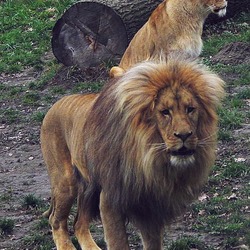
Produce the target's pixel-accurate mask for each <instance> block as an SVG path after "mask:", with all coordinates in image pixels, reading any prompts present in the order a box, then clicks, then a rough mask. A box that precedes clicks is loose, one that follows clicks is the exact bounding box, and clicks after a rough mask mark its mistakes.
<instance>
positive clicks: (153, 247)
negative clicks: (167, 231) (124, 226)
mask: <svg viewBox="0 0 250 250" xmlns="http://www.w3.org/2000/svg"><path fill="white" fill-rule="evenodd" d="M139 229H140V232H141V236H142V243H143V250H162V249H163V248H162V241H163V231H164V227H158V226H157V227H151V228H148V227H145V226H144V227H140V226H139Z"/></svg>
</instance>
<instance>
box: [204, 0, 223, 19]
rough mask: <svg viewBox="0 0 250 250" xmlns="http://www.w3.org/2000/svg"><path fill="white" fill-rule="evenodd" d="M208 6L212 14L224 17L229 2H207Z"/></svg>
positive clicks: (219, 0)
mask: <svg viewBox="0 0 250 250" xmlns="http://www.w3.org/2000/svg"><path fill="white" fill-rule="evenodd" d="M205 6H207V7H208V8H209V9H210V11H211V12H213V13H214V14H217V15H218V16H220V17H222V16H225V15H226V8H227V1H226V0H206V1H205Z"/></svg>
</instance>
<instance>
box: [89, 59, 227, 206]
mask: <svg viewBox="0 0 250 250" xmlns="http://www.w3.org/2000/svg"><path fill="white" fill-rule="evenodd" d="M223 84H224V82H223V80H221V79H220V78H219V77H218V76H217V75H215V74H213V73H211V72H209V71H208V70H207V69H206V68H205V67H204V66H202V65H200V64H197V63H195V62H168V63H155V62H144V63H141V64H138V65H137V66H135V67H133V68H131V69H130V70H128V71H127V72H126V73H124V74H123V76H122V77H120V78H119V79H118V80H116V81H115V82H111V83H110V84H108V85H107V86H106V87H105V88H104V90H103V91H102V92H101V93H100V95H99V97H98V98H97V100H96V102H95V103H94V105H93V107H92V110H93V112H92V113H91V117H90V118H89V119H88V121H87V123H86V126H85V131H86V134H85V138H87V143H86V148H85V149H86V159H87V165H88V166H91V167H90V176H92V177H91V179H93V180H95V181H96V182H97V183H98V185H100V186H101V188H102V190H104V192H105V193H107V194H108V195H109V194H110V196H111V197H110V200H112V201H113V202H114V203H115V202H117V204H122V206H123V207H126V206H127V204H133V202H135V203H136V202H137V201H138V200H140V197H141V196H143V193H144V194H145V192H146V191H145V190H148V192H149V193H150V194H152V195H149V196H150V197H151V196H154V197H160V198H159V199H158V198H157V199H156V200H165V201H166V202H167V201H168V204H169V203H170V202H169V199H173V200H176V201H178V202H179V203H180V204H182V205H183V204H185V202H187V201H188V200H190V199H192V198H193V197H194V196H195V194H196V193H197V191H198V190H199V189H200V187H201V186H202V185H203V184H204V182H205V181H206V179H207V176H208V173H209V169H210V167H211V166H212V165H213V163H214V160H215V150H216V133H217V120H218V119H217V114H216V109H217V107H218V105H219V104H220V100H221V98H222V96H223V93H224V91H223ZM90 135H91V136H90ZM108 179H112V185H111V184H110V182H109V181H107V180H108ZM166 196H167V198H166ZM171 197H172V198H171ZM191 197H192V198H191ZM179 203H178V204H175V205H173V206H174V207H175V208H176V207H177V206H179V205H180V204H179ZM171 204H174V202H171ZM182 205H180V206H182ZM161 207H165V206H164V205H162V206H161Z"/></svg>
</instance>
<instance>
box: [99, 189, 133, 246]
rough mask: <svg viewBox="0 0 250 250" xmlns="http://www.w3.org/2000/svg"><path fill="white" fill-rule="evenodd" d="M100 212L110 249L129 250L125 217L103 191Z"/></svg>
mask: <svg viewBox="0 0 250 250" xmlns="http://www.w3.org/2000/svg"><path fill="white" fill-rule="evenodd" d="M100 212H101V219H102V224H103V228H104V236H105V241H106V243H107V247H108V250H121V249H122V250H129V245H128V238H127V234H126V227H125V220H124V217H123V216H122V214H121V213H120V211H118V210H117V209H114V208H113V207H112V206H110V203H109V201H108V200H107V199H106V197H105V194H104V193H103V192H101V196H100Z"/></svg>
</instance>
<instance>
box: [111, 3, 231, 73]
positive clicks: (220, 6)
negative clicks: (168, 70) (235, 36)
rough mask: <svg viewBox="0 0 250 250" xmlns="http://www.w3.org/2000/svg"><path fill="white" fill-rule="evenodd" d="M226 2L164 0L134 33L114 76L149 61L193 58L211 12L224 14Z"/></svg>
mask: <svg viewBox="0 0 250 250" xmlns="http://www.w3.org/2000/svg"><path fill="white" fill-rule="evenodd" d="M226 7H227V1H225V0H165V1H163V2H162V3H161V4H159V6H158V7H157V8H156V9H155V10H154V11H153V13H152V15H151V16H150V17H149V20H148V21H147V22H146V23H145V24H144V25H143V26H142V28H141V29H140V30H139V31H138V32H137V33H136V34H135V36H134V38H133V39H132V40H131V42H130V44H129V46H128V48H127V49H126V51H125V52H124V55H123V57H122V59H121V62H120V64H119V67H113V68H112V69H111V70H110V76H111V77H116V76H119V75H121V74H122V73H123V72H124V71H126V70H127V69H129V68H130V67H131V66H133V65H134V64H136V63H138V62H142V61H144V60H147V59H148V58H152V57H154V58H159V56H160V55H161V54H162V53H163V54H164V55H165V57H166V58H169V57H175V56H176V55H180V54H181V55H183V57H186V58H196V57H198V56H199V55H200V53H201V50H202V40H201V35H202V30H203V24H204V21H205V19H206V18H207V16H208V15H209V14H210V13H212V12H213V13H216V14H218V15H219V16H224V15H225V14H226Z"/></svg>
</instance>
